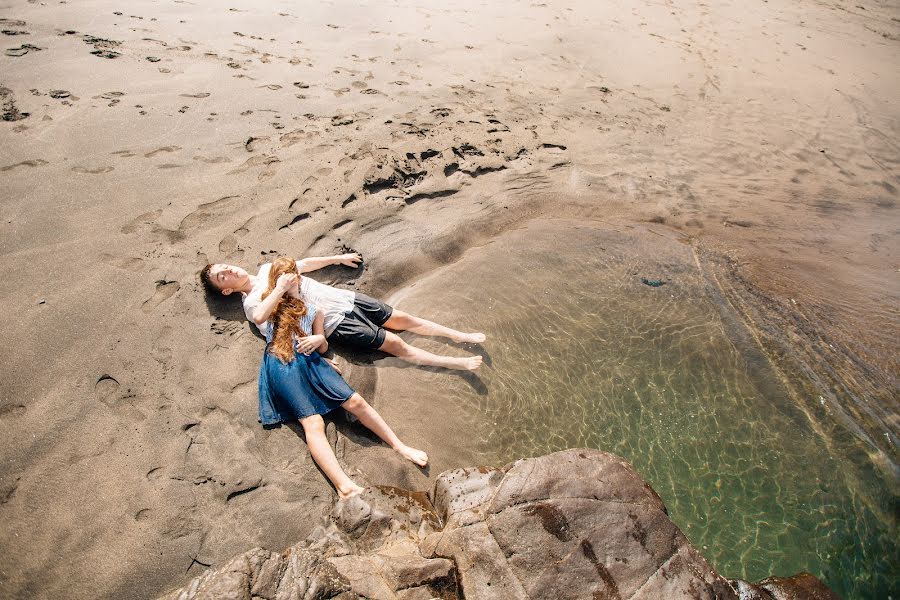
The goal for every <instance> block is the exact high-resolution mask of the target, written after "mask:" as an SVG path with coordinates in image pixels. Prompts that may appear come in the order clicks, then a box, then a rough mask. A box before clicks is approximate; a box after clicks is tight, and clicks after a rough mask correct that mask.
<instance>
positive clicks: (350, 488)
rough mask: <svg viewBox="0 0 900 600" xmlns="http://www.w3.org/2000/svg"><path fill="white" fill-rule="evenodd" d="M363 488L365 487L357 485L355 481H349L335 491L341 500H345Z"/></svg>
mask: <svg viewBox="0 0 900 600" xmlns="http://www.w3.org/2000/svg"><path fill="white" fill-rule="evenodd" d="M364 489H366V488H364V487H361V486H358V485H356V484H355V483H352V482H351V483H350V484H349V485H347V486H344V487H342V488H340V489H339V490H338V491H337V493H338V497H339V498H340V499H341V500H346V499H347V498H350V497H352V496H355V495H357V494H360V493H362V491H363V490H364Z"/></svg>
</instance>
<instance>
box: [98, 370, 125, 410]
mask: <svg viewBox="0 0 900 600" xmlns="http://www.w3.org/2000/svg"><path fill="white" fill-rule="evenodd" d="M119 387H120V385H119V381H118V380H117V379H116V378H115V377H113V376H112V375H110V374H108V373H104V374H103V375H101V376H100V377H99V378H97V383H95V384H94V393H95V394H96V396H97V399H98V400H99V401H100V402H102V403H103V404H106V405H107V406H111V403H112V402H113V401H114V400H115V397H116V395H118V393H119Z"/></svg>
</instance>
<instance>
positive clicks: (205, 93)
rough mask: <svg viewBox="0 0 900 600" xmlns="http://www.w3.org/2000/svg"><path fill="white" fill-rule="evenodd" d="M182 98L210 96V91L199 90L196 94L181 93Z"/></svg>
mask: <svg viewBox="0 0 900 600" xmlns="http://www.w3.org/2000/svg"><path fill="white" fill-rule="evenodd" d="M179 96H181V97H182V98H209V92H198V93H196V94H179Z"/></svg>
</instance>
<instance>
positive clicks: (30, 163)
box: [0, 158, 50, 173]
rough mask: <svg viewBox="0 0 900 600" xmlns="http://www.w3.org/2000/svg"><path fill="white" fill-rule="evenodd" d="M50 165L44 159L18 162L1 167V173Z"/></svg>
mask: <svg viewBox="0 0 900 600" xmlns="http://www.w3.org/2000/svg"><path fill="white" fill-rule="evenodd" d="M49 164H50V163H49V162H47V161H46V160H44V159H42V158H35V159H33V160H23V161H22V162H18V163H16V164H14V165H7V166H5V167H0V171H3V172H4V173H5V172H6V171H12V170H13V169H15V168H16V167H42V166H44V165H49Z"/></svg>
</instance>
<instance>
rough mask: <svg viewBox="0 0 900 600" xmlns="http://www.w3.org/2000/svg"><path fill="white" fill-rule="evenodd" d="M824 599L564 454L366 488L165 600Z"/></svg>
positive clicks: (581, 455)
mask: <svg viewBox="0 0 900 600" xmlns="http://www.w3.org/2000/svg"><path fill="white" fill-rule="evenodd" d="M359 597H363V598H374V599H376V600H418V599H420V598H421V599H422V600H427V599H430V598H444V599H452V598H463V597H464V598H467V599H468V600H475V599H479V600H488V599H497V600H501V599H502V600H507V599H517V598H522V599H526V598H530V599H535V598H552V599H554V600H556V599H564V598H573V599H575V598H593V599H596V600H601V599H609V600H612V599H622V600H624V599H625V598H629V599H634V600H638V599H647V600H650V599H660V598H665V599H669V598H672V599H677V598H692V599H709V600H834V599H835V598H836V596H835V595H834V594H833V593H832V592H831V591H830V590H829V589H828V588H827V587H825V585H824V584H822V582H821V581H819V580H818V579H816V578H815V577H813V576H812V575H809V574H807V573H801V574H799V575H795V576H794V577H790V578H777V577H772V578H769V579H766V580H764V581H762V582H760V583H759V584H756V585H754V584H750V583H747V582H744V581H729V580H727V579H725V578H723V577H722V576H720V575H719V574H718V573H716V572H715V571H714V570H713V569H712V568H711V567H710V566H709V564H708V563H707V562H706V560H705V559H704V558H703V556H701V555H700V554H699V553H698V552H697V551H696V550H695V549H694V548H693V547H692V546H691V545H690V543H689V542H688V541H687V539H686V538H685V537H684V535H683V534H682V533H681V531H680V530H679V529H678V528H677V527H676V526H675V524H674V523H672V521H671V520H669V517H668V515H667V513H666V508H665V506H664V505H663V503H662V501H661V500H660V498H659V496H658V495H657V494H656V492H654V491H653V489H652V488H651V487H650V486H649V485H647V484H646V483H645V482H644V481H643V480H642V479H641V478H640V477H639V476H638V475H637V473H636V472H635V471H634V469H632V468H631V466H630V465H629V464H628V463H626V462H625V461H624V460H622V459H621V458H618V457H616V456H613V455H611V454H607V453H604V452H599V451H597V450H567V451H564V452H557V453H555V454H551V455H548V456H543V457H539V458H532V459H525V460H519V461H516V462H514V463H511V464H509V465H507V466H505V467H503V468H501V469H495V468H483V467H482V468H471V469H456V470H453V471H447V472H444V473H442V474H440V475H439V476H438V477H437V480H436V481H435V484H434V488H433V490H432V493H431V496H430V497H428V496H426V495H425V494H423V493H421V492H419V493H416V492H408V491H405V490H399V489H396V488H368V489H367V490H366V491H365V492H364V493H362V494H360V495H359V496H356V497H354V498H350V499H349V500H345V501H342V502H338V503H337V504H336V505H335V506H334V509H333V510H332V513H331V515H330V516H329V517H328V518H327V519H326V520H325V521H324V522H323V524H322V525H321V526H320V527H318V528H317V529H316V531H314V532H313V534H312V535H311V536H310V537H309V538H308V539H307V540H305V541H304V542H302V543H300V544H298V545H296V546H294V547H292V548H290V549H288V550H287V551H286V552H285V553H284V554H283V555H279V554H275V553H270V552H267V551H264V550H261V549H258V548H257V549H254V550H251V551H249V552H246V553H245V554H243V555H241V556H239V557H237V558H235V559H233V560H232V561H231V562H229V563H228V564H226V565H224V566H222V567H219V568H218V569H215V570H209V571H207V572H206V573H204V574H203V575H201V576H199V577H197V578H196V579H194V580H193V581H192V582H191V583H190V584H188V585H187V586H185V587H184V588H182V589H181V590H178V591H175V592H172V593H170V594H169V595H167V596H165V600H193V599H199V598H234V599H240V600H251V599H253V600H255V599H257V598H263V599H265V600H282V599H284V600H287V599H291V600H294V599H297V600H299V599H304V600H311V599H325V598H341V599H348V600H349V599H351V598H359Z"/></svg>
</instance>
